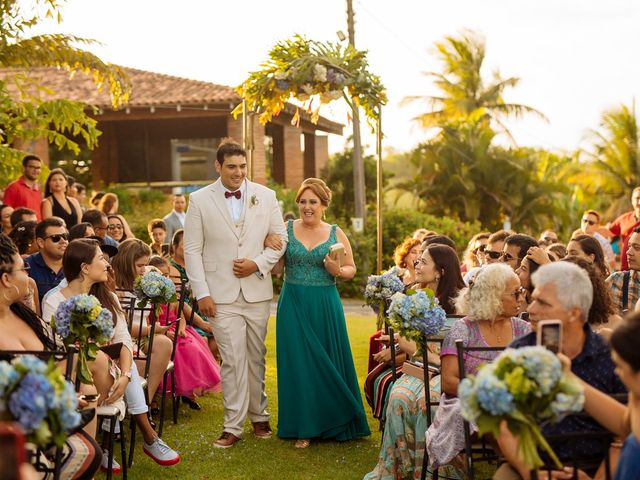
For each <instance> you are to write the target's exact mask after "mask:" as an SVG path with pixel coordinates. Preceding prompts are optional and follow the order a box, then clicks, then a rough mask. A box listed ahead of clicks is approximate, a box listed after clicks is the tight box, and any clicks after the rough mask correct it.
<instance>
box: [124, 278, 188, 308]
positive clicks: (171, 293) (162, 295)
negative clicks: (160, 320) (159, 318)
mask: <svg viewBox="0 0 640 480" xmlns="http://www.w3.org/2000/svg"><path fill="white" fill-rule="evenodd" d="M133 292H134V293H135V295H136V298H137V299H138V307H141V308H144V307H146V306H147V304H151V305H153V306H154V307H155V313H156V315H158V314H159V311H160V305H162V304H166V303H173V302H176V301H177V300H178V297H177V294H176V286H175V284H174V283H173V282H172V281H171V280H170V279H168V278H167V277H165V276H164V275H162V274H161V273H160V272H157V271H154V270H151V271H148V272H146V273H145V274H144V275H142V276H141V277H137V278H136V279H135V281H134V282H133Z"/></svg>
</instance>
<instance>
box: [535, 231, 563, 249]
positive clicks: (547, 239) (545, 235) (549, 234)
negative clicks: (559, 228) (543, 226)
mask: <svg viewBox="0 0 640 480" xmlns="http://www.w3.org/2000/svg"><path fill="white" fill-rule="evenodd" d="M557 242H558V234H557V233H556V232H554V231H553V230H545V231H544V232H542V233H541V234H540V238H539V239H538V244H539V245H540V246H541V247H543V248H546V247H548V246H549V245H551V244H552V243H557Z"/></svg>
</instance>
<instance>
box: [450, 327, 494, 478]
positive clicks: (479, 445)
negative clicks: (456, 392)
mask: <svg viewBox="0 0 640 480" xmlns="http://www.w3.org/2000/svg"><path fill="white" fill-rule="evenodd" d="M504 349H505V347H466V346H465V345H464V343H463V342H462V340H456V350H457V355H458V369H459V371H460V380H462V379H463V378H465V376H466V372H465V368H464V359H465V357H468V356H473V355H474V353H478V352H496V353H499V352H501V351H503V350H504ZM463 428H464V453H465V459H464V461H465V470H466V474H467V478H468V479H469V480H474V478H475V476H474V470H473V467H474V464H476V463H480V462H483V463H495V464H496V465H497V463H498V461H499V460H500V457H499V456H498V454H497V453H496V452H495V450H494V449H493V448H492V447H491V446H490V445H489V444H488V443H487V441H486V439H485V438H484V437H483V438H480V439H479V440H475V439H474V438H472V435H471V426H470V425H469V422H468V421H466V420H463Z"/></svg>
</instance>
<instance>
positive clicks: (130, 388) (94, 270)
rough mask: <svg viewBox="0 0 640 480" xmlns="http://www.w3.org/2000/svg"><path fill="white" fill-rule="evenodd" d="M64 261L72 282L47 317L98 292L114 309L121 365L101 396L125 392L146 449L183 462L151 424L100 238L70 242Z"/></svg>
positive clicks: (162, 460) (51, 299) (49, 305)
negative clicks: (68, 302) (109, 284)
mask: <svg viewBox="0 0 640 480" xmlns="http://www.w3.org/2000/svg"><path fill="white" fill-rule="evenodd" d="M116 258H117V257H116ZM63 261H64V271H65V278H66V280H67V282H68V285H67V286H66V287H64V288H62V289H60V290H59V291H57V292H55V293H52V294H51V295H49V296H47V300H46V302H45V303H44V304H43V305H42V311H43V314H44V316H45V317H49V318H50V317H51V316H52V315H53V314H54V313H55V311H56V309H57V308H58V305H60V303H62V302H63V301H65V300H67V299H68V298H71V297H73V296H75V295H80V294H92V295H95V297H96V298H97V299H98V300H99V301H100V303H101V304H102V306H103V307H105V308H108V309H109V311H111V314H112V315H113V322H114V333H113V337H112V339H111V343H120V342H121V343H122V348H121V350H120V355H119V357H118V358H114V360H115V361H116V362H117V364H118V366H119V367H120V368H119V371H117V372H116V373H115V382H114V384H113V387H112V391H110V392H109V394H107V395H104V396H102V397H101V398H104V399H106V401H107V402H108V403H109V401H110V400H111V399H112V398H114V397H118V396H121V395H122V394H123V393H124V396H125V399H126V402H127V409H128V411H129V412H130V413H131V415H132V416H133V418H134V419H135V422H136V424H137V426H138V427H139V428H140V431H141V433H142V436H143V439H144V444H143V450H144V452H145V453H146V454H147V455H148V456H150V457H151V458H152V459H153V460H154V461H155V462H156V463H158V464H160V465H163V466H169V465H175V464H176V463H178V462H179V461H180V456H179V455H178V454H177V453H176V452H175V451H173V450H172V449H171V448H169V446H168V445H167V444H166V443H165V442H164V441H162V440H161V439H160V438H159V437H157V436H156V433H155V432H154V431H153V428H152V427H151V424H150V423H149V418H148V417H147V411H148V407H147V404H146V401H145V396H144V391H143V389H142V385H141V383H140V376H139V375H138V369H137V367H136V364H135V362H133V358H132V352H133V342H132V341H131V336H130V334H129V331H128V330H127V320H126V318H125V315H124V311H123V310H122V307H121V306H120V302H119V301H118V297H117V296H116V295H115V294H114V293H113V292H112V291H110V290H109V288H108V287H107V285H106V283H107V281H108V279H109V277H108V273H107V270H108V266H109V263H108V262H107V260H106V259H105V257H104V254H103V253H102V250H101V249H100V245H99V243H98V241H96V240H91V239H78V240H74V241H73V242H71V243H70V244H69V247H68V248H67V251H66V252H65V255H64V260H63ZM105 456H107V455H105ZM118 469H119V466H117V465H116V464H115V463H114V470H116V471H117V470H118Z"/></svg>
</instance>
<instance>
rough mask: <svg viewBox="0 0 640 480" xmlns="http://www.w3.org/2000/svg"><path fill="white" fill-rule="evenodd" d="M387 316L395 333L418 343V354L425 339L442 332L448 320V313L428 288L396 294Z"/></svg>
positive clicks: (392, 298)
mask: <svg viewBox="0 0 640 480" xmlns="http://www.w3.org/2000/svg"><path fill="white" fill-rule="evenodd" d="M387 315H388V318H389V326H390V327H391V328H393V331H394V332H397V333H398V334H399V335H400V336H402V337H404V338H407V339H409V340H413V341H414V342H416V344H417V346H418V352H417V353H420V352H422V348H423V345H424V337H425V336H430V335H435V334H436V333H438V332H440V331H441V330H442V328H443V327H444V324H445V321H446V320H447V313H446V312H445V311H444V309H443V308H442V307H441V306H440V303H439V302H438V298H437V297H436V296H435V295H434V293H433V292H432V291H431V290H429V289H428V288H425V289H423V290H408V291H407V293H406V294H404V293H401V292H399V293H395V294H394V295H393V296H392V297H391V305H389V308H388V310H387Z"/></svg>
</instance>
